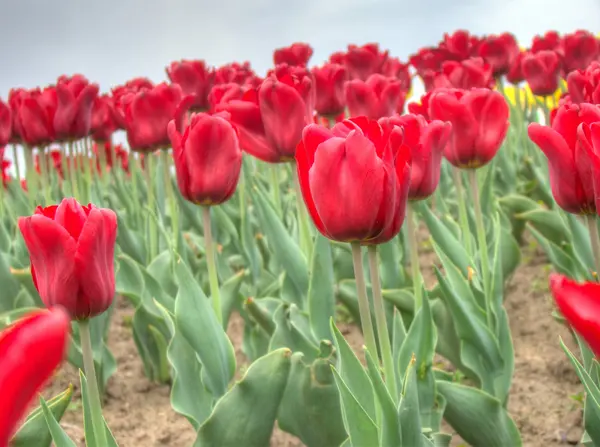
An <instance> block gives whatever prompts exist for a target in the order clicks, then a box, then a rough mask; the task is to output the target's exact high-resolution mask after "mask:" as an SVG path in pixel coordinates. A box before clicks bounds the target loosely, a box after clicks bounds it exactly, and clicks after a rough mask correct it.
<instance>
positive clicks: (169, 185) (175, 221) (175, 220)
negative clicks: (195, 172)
mask: <svg viewBox="0 0 600 447" xmlns="http://www.w3.org/2000/svg"><path fill="white" fill-rule="evenodd" d="M160 156H161V158H162V165H163V174H164V177H165V188H166V189H167V196H168V197H169V210H170V214H171V228H172V230H173V249H174V250H175V252H177V250H178V247H177V246H178V245H179V244H178V241H179V215H178V214H177V198H176V197H175V191H174V190H173V182H172V181H171V163H170V159H169V151H168V150H166V149H165V150H162V151H160Z"/></svg>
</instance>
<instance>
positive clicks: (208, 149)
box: [169, 113, 242, 205]
mask: <svg viewBox="0 0 600 447" xmlns="http://www.w3.org/2000/svg"><path fill="white" fill-rule="evenodd" d="M169 137H170V138H171V144H172V146H173V160H174V162H175V169H176V171H177V184H178V185H179V190H180V191H181V195H182V196H183V197H185V198H186V199H187V200H189V201H190V202H193V203H195V204H198V205H218V204H220V203H223V202H225V201H227V200H229V198H230V197H231V196H232V195H233V193H234V192H235V188H236V186H237V182H238V179H239V177H240V169H241V168H242V150H241V149H240V144H239V141H238V137H237V133H236V131H235V129H234V127H233V126H232V125H231V124H230V123H229V122H228V121H227V120H226V119H224V118H222V117H220V116H217V115H212V116H211V115H207V114H205V113H200V114H196V115H193V116H192V119H191V121H190V125H189V126H188V127H186V129H185V131H184V133H183V135H181V134H180V133H179V131H178V130H177V125H176V123H175V121H171V122H170V123H169Z"/></svg>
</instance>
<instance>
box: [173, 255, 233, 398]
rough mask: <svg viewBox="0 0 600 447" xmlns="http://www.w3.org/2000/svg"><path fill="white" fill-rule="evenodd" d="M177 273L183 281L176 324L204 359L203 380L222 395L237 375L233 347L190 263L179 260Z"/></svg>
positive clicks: (180, 281) (201, 359) (177, 306)
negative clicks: (186, 263)
mask: <svg viewBox="0 0 600 447" xmlns="http://www.w3.org/2000/svg"><path fill="white" fill-rule="evenodd" d="M175 272H176V275H177V282H178V283H179V292H178V293H177V299H176V302H175V326H176V328H177V330H178V331H181V334H182V335H183V337H184V338H185V339H186V340H187V341H188V343H189V344H190V345H191V346H192V348H193V349H194V351H196V354H197V355H198V357H199V358H200V361H201V362H202V381H203V383H204V384H205V385H206V387H207V388H208V389H209V390H210V391H211V393H212V394H213V395H214V396H215V397H220V396H222V395H223V394H225V392H226V391H227V385H228V384H229V381H230V380H231V378H232V377H233V375H234V374H235V354H234V350H233V346H232V345H231V341H230V340H229V337H227V334H226V333H225V331H224V330H223V328H222V326H221V324H220V323H219V320H217V317H216V315H215V314H214V311H213V309H212V306H211V304H210V301H209V300H208V298H207V297H206V295H204V292H203V291H202V289H201V288H200V286H199V285H198V284H197V283H196V281H195V280H194V278H193V277H192V275H191V273H190V271H189V269H188V268H187V266H186V265H185V264H184V263H183V262H179V263H178V264H177V266H176V269H175ZM198 328H202V331H199V330H198Z"/></svg>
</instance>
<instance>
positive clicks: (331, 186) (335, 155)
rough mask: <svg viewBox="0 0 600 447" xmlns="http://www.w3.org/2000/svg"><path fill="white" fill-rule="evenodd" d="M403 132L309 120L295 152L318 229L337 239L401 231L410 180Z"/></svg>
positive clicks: (377, 238)
mask: <svg viewBox="0 0 600 447" xmlns="http://www.w3.org/2000/svg"><path fill="white" fill-rule="evenodd" d="M402 141H403V130H402V128H401V127H397V126H394V125H392V124H390V123H389V122H385V121H382V122H381V124H380V123H378V122H377V121H374V120H369V119H367V118H366V117H359V118H352V119H350V120H345V121H343V122H342V123H339V124H336V125H335V126H334V127H333V129H331V130H330V129H327V128H326V127H323V126H318V125H316V124H312V125H310V126H307V127H306V128H305V129H304V131H303V133H302V141H301V142H300V144H299V145H298V150H297V152H296V161H297V170H298V181H299V183H300V189H301V191H302V196H303V198H304V202H305V203H306V206H307V209H308V211H309V213H310V215H311V217H312V219H313V222H314V223H315V226H316V227H317V229H318V230H319V231H320V232H321V233H322V234H323V235H324V236H326V237H327V238H329V239H332V240H335V241H340V242H361V243H362V244H379V243H383V242H386V241H388V240H390V239H392V238H393V237H394V236H395V235H396V234H398V232H399V231H400V227H401V225H402V222H403V221H404V214H405V210H406V200H407V195H408V189H409V182H410V151H409V150H408V149H406V148H403V147H402Z"/></svg>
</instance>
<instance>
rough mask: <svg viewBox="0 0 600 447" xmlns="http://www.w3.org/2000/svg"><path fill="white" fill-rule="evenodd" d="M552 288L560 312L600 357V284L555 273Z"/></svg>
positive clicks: (552, 278)
mask: <svg viewBox="0 0 600 447" xmlns="http://www.w3.org/2000/svg"><path fill="white" fill-rule="evenodd" d="M550 290H551V291H552V296H553V297H554V301H555V302H556V305H557V306H558V309H559V310H560V313H561V314H562V315H563V316H564V317H565V319H566V320H567V322H568V323H569V325H570V326H571V327H572V328H573V329H574V330H575V332H577V333H578V334H579V335H580V336H581V337H582V338H583V339H584V340H585V341H586V343H587V344H588V346H589V347H590V349H591V350H592V352H593V353H594V355H595V356H596V358H600V284H598V283H595V282H584V283H579V282H576V281H574V280H572V279H570V278H567V277H566V276H563V275H559V274H556V273H555V274H552V275H550Z"/></svg>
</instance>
